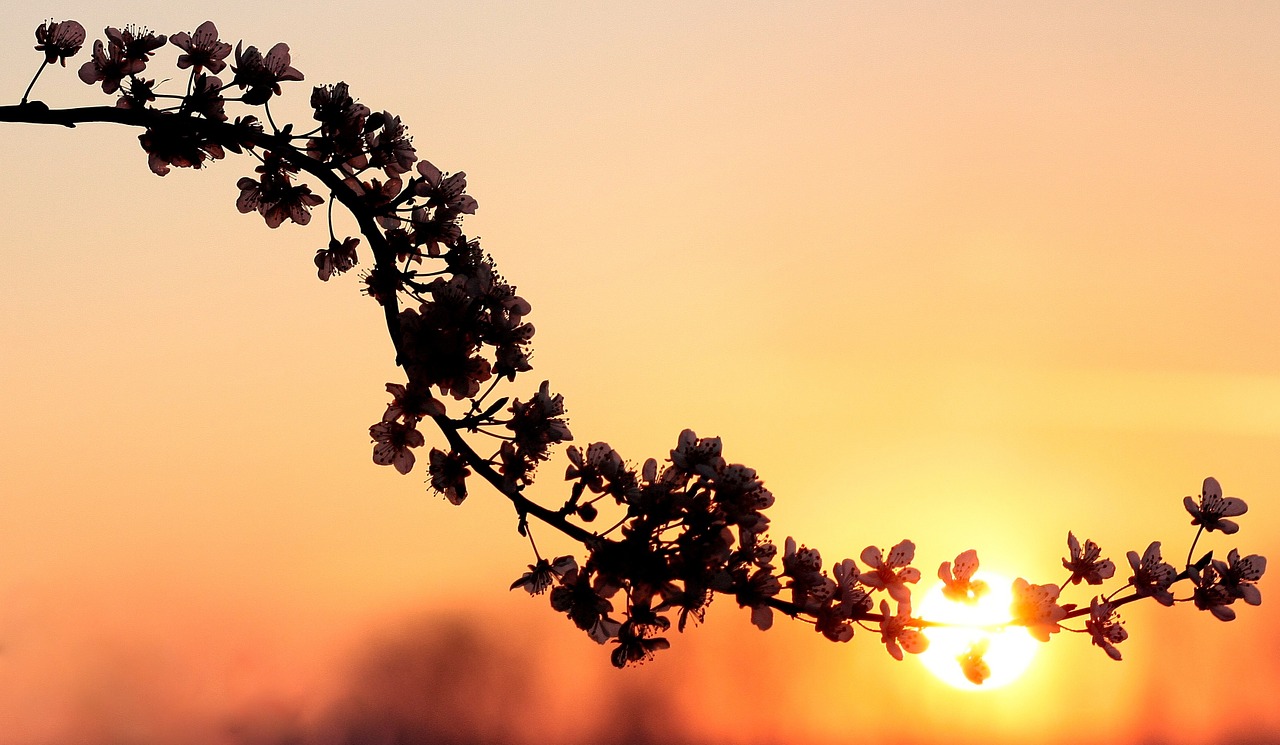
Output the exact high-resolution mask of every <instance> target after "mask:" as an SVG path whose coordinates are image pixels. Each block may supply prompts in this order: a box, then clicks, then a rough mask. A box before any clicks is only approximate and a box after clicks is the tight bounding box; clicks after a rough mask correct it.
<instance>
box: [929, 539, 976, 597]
mask: <svg viewBox="0 0 1280 745" xmlns="http://www.w3.org/2000/svg"><path fill="white" fill-rule="evenodd" d="M976 571H978V552H977V550H975V549H972V548H971V549H969V550H968V551H965V552H964V553H962V554H960V555H959V556H957V557H956V561H955V564H954V567H953V565H952V563H951V562H949V561H944V562H942V565H941V566H939V567H938V579H940V580H942V595H943V597H945V598H947V599H948V600H955V601H957V602H962V603H976V602H978V598H980V597H982V595H983V593H985V592H986V591H987V583H986V582H983V581H982V580H974V579H973V573H974V572H976Z"/></svg>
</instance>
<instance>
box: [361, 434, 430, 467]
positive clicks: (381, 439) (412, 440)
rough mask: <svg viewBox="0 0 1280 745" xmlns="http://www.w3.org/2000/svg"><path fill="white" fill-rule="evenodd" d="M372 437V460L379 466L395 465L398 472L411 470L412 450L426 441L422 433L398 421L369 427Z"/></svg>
mask: <svg viewBox="0 0 1280 745" xmlns="http://www.w3.org/2000/svg"><path fill="white" fill-rule="evenodd" d="M369 436H370V437H372V438H373V441H374V443H375V444H374V446H373V462H374V463H377V464H378V465H380V466H395V469H396V470H397V471H399V472H400V473H402V474H404V473H408V472H409V471H411V470H413V461H414V456H413V450H412V449H411V448H416V447H422V445H423V444H424V443H426V439H425V438H423V436H422V433H421V432H419V431H418V430H416V429H414V428H413V427H412V426H410V425H406V424H402V423H400V422H378V423H377V424H375V425H373V426H372V427H370V428H369Z"/></svg>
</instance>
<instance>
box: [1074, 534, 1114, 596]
mask: <svg viewBox="0 0 1280 745" xmlns="http://www.w3.org/2000/svg"><path fill="white" fill-rule="evenodd" d="M1067 548H1068V549H1070V551H1071V558H1070V559H1063V560H1062V566H1063V567H1065V568H1067V569H1070V570H1071V579H1070V580H1068V581H1069V582H1071V584H1073V585H1078V584H1080V580H1084V581H1085V582H1088V583H1089V584H1091V585H1100V584H1102V582H1103V580H1108V579H1111V577H1112V575H1114V574H1115V573H1116V565H1115V564H1114V563H1112V561H1111V560H1110V559H1099V558H1098V557H1099V555H1101V553H1102V549H1101V548H1099V546H1098V544H1096V543H1094V542H1093V541H1089V540H1086V541H1085V542H1084V547H1083V548H1081V547H1080V541H1079V540H1078V539H1077V538H1076V536H1075V533H1067Z"/></svg>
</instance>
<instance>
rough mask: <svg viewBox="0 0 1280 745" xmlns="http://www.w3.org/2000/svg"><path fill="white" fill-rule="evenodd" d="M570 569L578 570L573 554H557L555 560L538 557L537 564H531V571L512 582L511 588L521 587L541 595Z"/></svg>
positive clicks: (532, 593) (530, 592)
mask: <svg viewBox="0 0 1280 745" xmlns="http://www.w3.org/2000/svg"><path fill="white" fill-rule="evenodd" d="M570 570H573V571H575V572H576V571H577V570H578V562H577V560H575V559H574V558H573V557H572V556H557V557H556V558H555V560H554V561H547V560H546V559H538V563H537V564H530V565H529V571H527V572H525V573H524V574H522V575H520V579H518V580H516V581H515V582H512V583H511V589H512V590H514V589H516V588H517V587H520V588H523V589H524V591H525V592H527V593H529V594H530V595H541V594H542V593H544V592H546V591H547V590H548V589H549V588H550V587H551V585H552V584H553V583H554V582H555V580H557V579H559V578H560V577H563V576H564V575H566V574H568V573H569V571H570Z"/></svg>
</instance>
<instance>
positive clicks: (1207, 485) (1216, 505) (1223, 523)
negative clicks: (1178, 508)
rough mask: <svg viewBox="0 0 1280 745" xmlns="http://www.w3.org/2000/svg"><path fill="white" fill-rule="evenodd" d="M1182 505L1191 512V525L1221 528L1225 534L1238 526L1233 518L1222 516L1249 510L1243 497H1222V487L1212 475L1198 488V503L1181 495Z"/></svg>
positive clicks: (1207, 528)
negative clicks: (1228, 518)
mask: <svg viewBox="0 0 1280 745" xmlns="http://www.w3.org/2000/svg"><path fill="white" fill-rule="evenodd" d="M1182 506H1183V507H1186V508H1187V512H1190V513H1191V524H1192V525H1201V526H1203V528H1204V530H1221V531H1222V532H1223V533H1226V534H1227V535H1231V534H1232V533H1234V532H1236V531H1237V530H1239V529H1240V526H1239V525H1237V524H1236V523H1235V521H1233V520H1224V519H1223V518H1227V517H1237V516H1239V515H1243V514H1244V513H1246V512H1248V511H1249V506H1248V505H1246V504H1245V503H1244V500H1243V499H1237V498H1235V497H1226V498H1223V496H1222V487H1221V486H1220V485H1219V484H1218V480H1217V479H1215V478H1213V477H1212V476H1210V477H1209V478H1207V479H1205V480H1204V486H1203V487H1202V488H1201V489H1200V503H1199V504H1196V501H1195V500H1194V499H1192V498H1191V497H1183V499H1182Z"/></svg>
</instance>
